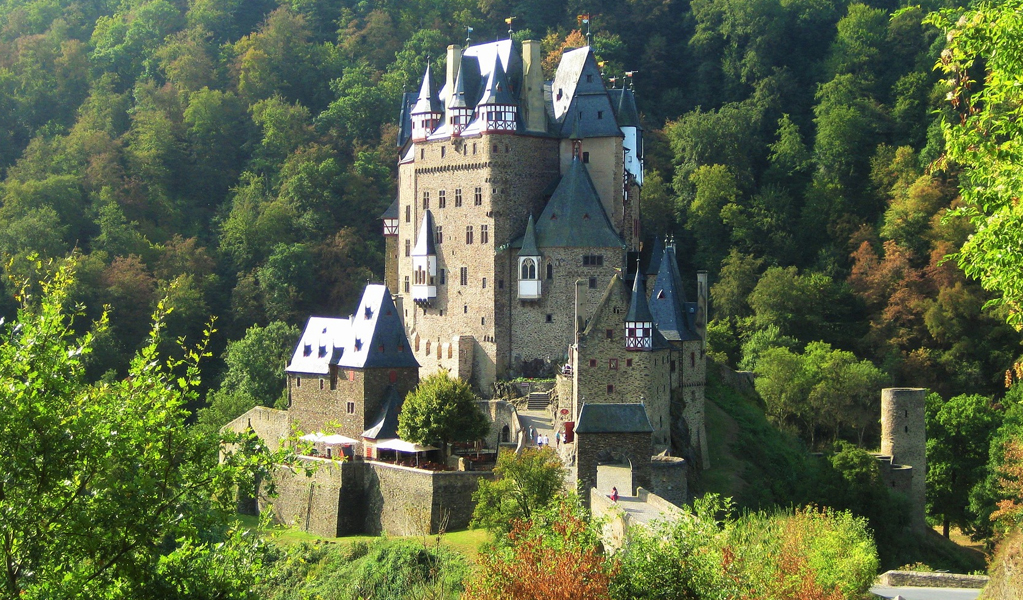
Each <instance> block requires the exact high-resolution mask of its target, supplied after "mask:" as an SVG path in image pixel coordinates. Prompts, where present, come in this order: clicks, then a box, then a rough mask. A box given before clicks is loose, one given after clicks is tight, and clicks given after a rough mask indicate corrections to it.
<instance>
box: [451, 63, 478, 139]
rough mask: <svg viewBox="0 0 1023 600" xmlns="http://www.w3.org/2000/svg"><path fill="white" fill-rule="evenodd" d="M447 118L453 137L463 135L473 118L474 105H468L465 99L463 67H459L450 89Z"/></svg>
mask: <svg viewBox="0 0 1023 600" xmlns="http://www.w3.org/2000/svg"><path fill="white" fill-rule="evenodd" d="M445 118H446V120H447V125H448V128H449V129H450V131H451V136H452V137H456V136H459V135H461V134H462V131H463V130H464V129H465V128H466V127H468V126H469V121H470V120H471V119H472V107H471V106H469V105H468V103H467V102H466V99H465V73H464V70H463V69H458V75H457V76H456V77H455V85H454V87H453V88H452V89H451V90H450V94H449V96H448V103H447V115H446V117H445Z"/></svg>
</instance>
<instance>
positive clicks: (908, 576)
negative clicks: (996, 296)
mask: <svg viewBox="0 0 1023 600" xmlns="http://www.w3.org/2000/svg"><path fill="white" fill-rule="evenodd" d="M987 582H988V577H987V575H960V574H958V573H929V572H919V571H886V572H885V573H882V574H881V575H880V576H878V578H877V584H878V585H882V586H886V587H926V588H960V589H980V588H982V587H984V586H985V585H987Z"/></svg>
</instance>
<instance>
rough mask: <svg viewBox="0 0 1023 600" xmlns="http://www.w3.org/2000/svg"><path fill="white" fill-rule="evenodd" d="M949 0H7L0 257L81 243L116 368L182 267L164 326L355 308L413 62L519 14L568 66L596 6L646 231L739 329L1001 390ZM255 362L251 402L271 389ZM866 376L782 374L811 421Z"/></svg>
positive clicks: (834, 415) (723, 325)
mask: <svg viewBox="0 0 1023 600" xmlns="http://www.w3.org/2000/svg"><path fill="white" fill-rule="evenodd" d="M941 4H942V3H940V2H931V3H930V4H928V5H925V6H923V7H921V8H908V9H903V10H897V9H899V4H898V3H895V2H885V1H875V2H868V3H858V2H846V1H844V0H824V1H812V2H811V1H809V0H755V1H751V0H692V1H691V2H684V1H679V0H657V1H654V0H630V1H627V2H624V1H619V0H592V1H590V2H579V1H576V0H571V1H568V0H543V1H540V0H522V1H520V2H509V1H506V0H478V1H477V0H448V1H442V0H418V1H406V0H402V1H394V0H369V1H363V2H354V1H351V0H342V1H340V2H326V1H321V0H148V1H146V0H122V1H120V2H115V1H113V0H80V1H76V2H71V1H68V0H3V1H2V3H0V174H2V182H0V203H2V206H0V253H2V254H3V256H4V258H5V267H4V268H5V269H6V271H7V273H8V274H9V275H11V276H13V277H14V278H15V280H17V279H19V278H22V277H25V276H28V274H29V273H30V272H31V269H29V268H28V264H29V263H28V262H27V259H28V257H30V256H32V255H38V256H39V257H41V258H44V259H45V258H48V257H58V256H63V255H65V254H67V253H69V252H77V253H78V254H79V255H80V256H81V260H80V265H79V276H78V279H79V283H78V286H77V290H76V296H77V299H78V300H79V301H81V302H82V303H84V304H85V305H86V306H87V307H88V314H89V315H90V316H92V317H94V318H95V317H98V315H99V314H100V311H101V310H102V307H103V306H104V305H109V306H110V308H111V323H112V327H111V329H110V331H109V332H107V333H103V334H102V335H100V337H99V339H98V340H97V344H96V345H97V349H96V351H95V352H94V353H93V354H92V355H91V356H90V357H89V359H88V360H89V368H90V372H91V374H92V376H93V377H100V376H101V375H103V374H104V373H124V372H125V370H126V368H127V363H128V357H129V356H130V355H131V354H132V353H133V352H134V350H135V349H136V348H137V347H138V346H139V344H140V343H141V342H142V339H143V337H144V335H145V333H146V330H147V327H148V325H147V323H148V316H149V314H150V312H151V311H152V309H153V308H154V306H155V303H156V302H157V300H158V299H159V298H161V297H164V296H166V297H167V298H168V304H169V305H170V306H171V307H173V309H174V311H173V312H172V314H171V315H170V316H169V317H168V319H167V323H166V327H167V329H168V330H169V333H170V335H169V336H168V339H173V338H174V337H176V336H189V337H191V338H195V337H196V336H198V335H199V333H200V332H201V331H202V329H203V327H204V324H205V323H206V321H207V319H208V318H209V316H210V315H215V316H216V317H217V318H218V322H217V327H218V329H220V332H219V334H218V337H217V338H216V340H215V346H216V348H215V350H217V351H216V354H218V355H219V354H220V352H219V349H220V348H223V347H224V344H226V343H227V341H228V340H239V339H240V338H242V337H243V335H244V333H245V331H246V329H247V328H249V327H250V326H252V325H253V324H259V325H263V326H266V325H270V324H271V323H274V322H277V321H282V322H283V323H285V324H288V325H292V326H294V325H296V324H299V323H301V322H302V321H304V319H305V317H306V316H307V315H308V314H310V313H319V314H339V313H340V314H344V313H346V312H347V311H350V310H351V309H352V307H353V304H354V302H355V301H356V300H357V297H358V293H359V290H360V289H361V287H362V285H363V284H364V283H365V281H366V280H369V279H375V280H379V279H380V278H381V277H382V239H381V236H380V234H379V229H380V227H379V221H378V220H377V217H378V216H379V214H380V213H381V212H382V211H383V209H384V208H386V206H387V205H388V204H389V203H390V201H391V200H392V199H393V196H394V193H395V188H394V174H395V161H396V153H395V147H394V142H395V131H396V129H395V121H396V120H397V115H398V108H399V99H400V96H401V93H402V91H403V90H405V89H414V87H415V86H416V85H417V84H418V82H419V78H420V77H421V74H422V72H423V70H424V68H425V66H426V64H427V61H428V60H430V61H432V62H433V64H434V67H435V68H439V67H440V66H441V65H440V64H439V62H441V61H443V57H444V48H445V47H446V46H447V45H448V44H451V43H464V39H465V37H466V35H467V33H468V35H470V36H472V38H473V40H475V41H482V40H488V39H495V38H499V37H506V36H507V35H508V31H507V29H508V25H506V23H505V18H506V17H508V16H514V17H516V18H515V19H514V20H513V21H512V25H511V27H512V29H513V31H514V33H513V36H514V37H515V38H516V39H520V40H521V39H527V38H533V39H537V38H538V39H542V40H543V43H544V52H545V53H547V60H546V61H545V64H546V66H547V67H549V68H553V67H554V66H555V65H556V62H557V58H558V56H559V54H560V52H561V51H562V50H563V49H564V48H565V47H571V46H574V45H581V44H584V43H585V40H586V38H585V37H584V34H585V32H586V29H587V27H589V29H590V32H591V34H592V36H591V43H592V45H593V47H594V48H595V50H596V52H597V54H598V56H599V58H600V59H601V60H603V61H604V72H605V78H606V80H607V81H608V84H609V85H612V83H611V82H612V81H613V82H614V83H613V85H619V86H620V85H623V82H625V81H628V82H629V83H628V84H629V85H634V86H635V89H636V93H637V96H638V102H639V105H640V110H641V111H642V112H643V115H644V126H645V128H646V131H647V172H648V177H647V183H646V186H645V188H644V190H643V203H644V205H643V206H644V208H643V211H644V222H645V225H644V227H645V231H646V233H647V234H648V235H649V236H650V239H651V240H653V239H654V238H662V237H663V236H665V235H674V237H675V238H676V240H677V241H678V242H679V243H680V251H679V255H680V256H682V257H683V260H684V264H683V265H682V268H683V269H684V272H688V273H693V272H694V270H695V269H699V268H703V269H707V270H709V271H710V273H711V281H712V284H713V285H712V290H711V293H712V318H713V319H714V320H713V323H712V325H711V333H710V343H711V347H712V349H713V351H714V352H715V353H716V355H717V356H718V357H719V358H722V359H724V360H726V361H728V362H730V363H732V364H733V365H736V366H742V367H744V368H750V369H754V368H756V369H758V370H760V371H764V372H765V374H766V375H767V376H770V375H771V372H770V369H771V368H777V369H782V368H783V367H784V368H796V369H797V370H798V369H802V371H804V372H806V373H810V375H807V377H806V378H805V379H806V381H807V382H809V383H808V384H807V385H808V386H809V387H808V388H807V389H808V390H809V389H811V388H812V387H813V378H814V377H817V379H818V380H821V381H823V380H834V379H835V378H842V377H846V375H847V374H848V372H850V371H849V369H853V371H855V373H853V374H854V375H856V376H857V377H860V379H855V378H852V377H853V376H852V375H848V377H846V379H849V378H852V379H851V380H853V381H865V382H868V383H869V385H875V384H878V383H879V382H880V383H884V382H892V383H897V384H899V385H919V386H926V387H929V388H931V389H932V390H934V391H937V392H939V393H941V394H942V395H943V396H945V397H948V396H951V395H954V394H958V393H963V392H967V391H969V392H981V393H987V394H990V393H995V392H997V391H998V390H999V389H1001V385H1002V383H1001V382H1002V373H1003V372H1004V371H1005V369H1006V368H1007V367H1008V366H1009V365H1010V364H1011V363H1012V361H1013V359H1014V358H1015V357H1016V356H1017V354H1018V353H1019V345H1018V336H1017V335H1016V334H1015V332H1013V331H1012V330H1011V329H1010V328H1008V327H1007V326H1006V325H1004V318H1003V316H1002V315H998V314H989V313H987V312H985V311H983V310H982V306H983V305H984V303H985V302H986V301H987V300H988V299H989V298H988V295H987V293H986V292H984V291H983V290H982V289H981V288H980V286H979V285H978V284H976V283H974V282H972V281H971V280H968V279H967V278H966V277H965V276H964V275H963V273H962V272H961V271H960V270H959V269H958V268H957V267H956V266H955V265H954V263H949V262H942V258H943V257H944V256H945V255H946V254H948V253H949V252H954V251H955V250H956V249H957V248H958V247H959V245H961V244H962V242H963V241H964V239H965V238H966V236H967V235H968V234H969V232H970V229H969V226H968V223H966V222H965V221H960V220H956V219H951V220H949V219H943V216H944V213H945V211H946V209H947V207H948V206H950V205H952V204H954V203H955V199H956V196H957V191H956V190H957V188H956V181H955V173H954V172H946V171H937V170H934V169H931V168H930V166H931V164H932V161H934V160H935V159H937V158H938V157H939V156H940V155H941V153H942V151H943V148H942V143H943V142H942V136H941V130H940V126H939V121H940V115H939V114H937V113H936V112H935V111H937V110H950V108H946V107H947V104H946V103H945V93H946V89H945V88H944V87H943V85H942V84H941V82H940V81H939V75H938V73H936V72H935V71H934V70H933V65H934V64H935V62H936V60H937V58H938V54H939V52H940V49H941V47H942V45H943V44H944V38H943V36H942V35H941V34H940V33H939V31H938V30H937V28H935V27H933V26H930V25H925V24H922V20H923V17H924V16H925V15H926V14H927V12H928V11H930V10H932V9H935V8H939V7H940V5H941ZM582 14H587V15H589V16H590V19H589V24H588V25H583V24H582V20H581V18H580V15H582ZM469 28H471V32H470V29H469ZM626 71H629V72H631V73H632V76H631V77H626V76H625V73H626ZM5 286H6V287H5V290H4V292H3V294H2V298H3V299H2V312H3V313H4V314H11V313H12V312H13V307H14V302H13V299H12V294H13V292H12V290H13V289H15V287H16V286H15V285H14V284H13V283H11V282H9V281H8V282H6V283H5ZM273 327H274V328H275V329H273V330H272V331H275V332H277V333H276V334H275V335H276V336H277V337H276V338H275V339H278V338H282V333H281V332H285V333H284V334H283V337H287V333H286V332H288V331H292V330H290V329H288V328H287V327H285V325H284V324H277V325H273ZM256 333H257V334H258V333H260V331H257V332H256ZM271 337H272V336H271ZM250 341H252V340H250ZM810 342H823V344H818V345H815V346H812V347H811V348H810V349H807V350H806V351H805V353H804V346H805V345H806V344H808V343H810ZM278 343H279V341H278ZM249 347H250V348H255V349H258V348H259V347H260V345H259V344H258V343H255V342H253V343H251V344H249ZM245 352H246V351H245V350H244V349H242V348H240V347H236V351H235V358H236V359H237V360H236V362H237V363H238V364H241V363H244V362H245V360H244V356H243V354H245ZM253 352H258V350H253ZM786 353H787V354H786ZM761 358H765V359H766V360H764V361H761ZM818 359H819V360H818ZM814 361H817V362H816V363H815V362H814ZM758 363H762V364H759V365H758ZM822 365H823V366H822ZM849 365H853V367H855V368H853V367H849ZM264 367H265V365H264ZM216 368H218V369H219V368H221V367H216ZM232 368H234V367H233V366H232ZM239 368H242V369H244V367H239ZM829 368H830V369H834V370H832V371H828V369H829ZM843 368H846V370H845V371H843V370H841V369H843ZM267 369H270V370H272V366H271V367H266V368H264V369H263V371H264V372H265V371H266V370H267ZM857 369H858V370H857ZM871 369H874V370H871ZM257 370H258V369H257ZM829 373H830V374H829ZM235 375H237V374H235ZM250 375H251V374H250ZM250 375H246V376H245V377H249V376H250ZM251 376H252V377H255V375H251ZM231 378H232V375H231V374H230V373H229V374H228V377H227V380H228V382H230V381H231V380H232V379H231ZM829 378H830V379H829ZM236 379H237V378H236ZM250 383H251V382H250ZM246 386H248V387H252V386H250V385H248V383H246V382H242V383H241V384H238V385H237V386H236V388H232V390H233V391H232V393H234V392H238V390H242V391H240V392H238V393H239V394H242V395H243V396H245V398H241V399H236V400H237V403H239V405H240V404H244V403H245V402H251V401H253V399H254V401H259V402H263V403H272V402H273V400H274V398H273V392H268V393H264V394H262V395H260V394H250V393H249V392H246V391H244V390H245V389H246ZM256 387H259V386H256ZM848 387H849V388H850V389H849V390H847V391H848V393H847V394H845V395H840V397H839V400H840V401H834V402H833V403H832V404H833V405H834V406H830V405H829V406H827V407H824V409H822V408H821V406H811V405H810V404H807V403H806V402H804V403H803V405H798V403H796V404H792V405H786V404H784V402H783V400H778V399H776V400H777V401H774V400H772V399H771V398H766V399H767V400H768V402H769V405H770V406H769V409H772V410H775V411H776V413H777V415H776V416H777V417H778V421H779V422H781V423H788V424H789V425H790V426H791V427H792V428H793V429H795V430H799V431H800V432H801V433H803V434H804V435H806V436H807V437H808V438H812V437H813V436H814V434H815V433H823V432H827V431H831V432H834V433H835V434H841V435H842V436H844V437H847V438H849V439H853V440H856V439H857V437H860V436H863V435H864V434H866V436H867V439H868V440H869V439H871V436H873V435H876V431H874V430H873V429H872V427H873V425H871V424H872V423H874V421H873V420H870V421H869V423H868V424H867V425H866V426H864V425H862V424H861V423H860V422H859V421H856V419H855V418H852V417H850V418H847V417H846V415H851V414H859V415H860V416H862V415H863V414H875V415H876V409H875V405H876V402H877V394H876V393H874V392H871V393H870V394H863V393H861V391H860V388H862V387H863V386H860V388H858V387H857V385H856V384H850V386H848ZM807 397H808V398H809V397H810V396H807ZM246 398H248V400H246ZM772 402H774V403H773V404H772ZM843 402H844V404H843ZM827 411H831V412H830V414H829V415H828V417H827V418H828V419H830V420H828V421H822V422H821V423H816V422H815V423H811V424H807V422H806V420H805V419H803V417H805V416H806V414H807V413H814V414H822V415H823V414H824V413H826V412H827ZM230 412H232V411H231V410H226V409H225V414H226V413H230ZM822 418H823V417H822ZM818 429H819V430H820V431H818Z"/></svg>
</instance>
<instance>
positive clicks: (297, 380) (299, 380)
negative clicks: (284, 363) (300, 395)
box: [295, 377, 302, 387]
mask: <svg viewBox="0 0 1023 600" xmlns="http://www.w3.org/2000/svg"><path fill="white" fill-rule="evenodd" d="M295 387H302V378H301V377H296V378H295Z"/></svg>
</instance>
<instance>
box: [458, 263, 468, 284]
mask: <svg viewBox="0 0 1023 600" xmlns="http://www.w3.org/2000/svg"><path fill="white" fill-rule="evenodd" d="M459 279H461V282H460V283H461V284H462V285H469V267H462V269H461V271H460V272H459Z"/></svg>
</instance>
